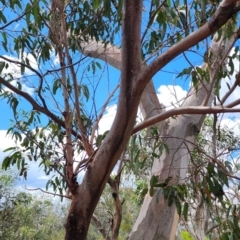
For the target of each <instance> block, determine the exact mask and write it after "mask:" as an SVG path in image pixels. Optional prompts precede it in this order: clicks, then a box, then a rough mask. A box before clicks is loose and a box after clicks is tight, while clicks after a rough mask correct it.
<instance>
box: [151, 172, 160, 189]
mask: <svg viewBox="0 0 240 240" xmlns="http://www.w3.org/2000/svg"><path fill="white" fill-rule="evenodd" d="M157 182H158V177H157V176H155V175H152V177H151V179H150V187H155V185H156V183H157Z"/></svg>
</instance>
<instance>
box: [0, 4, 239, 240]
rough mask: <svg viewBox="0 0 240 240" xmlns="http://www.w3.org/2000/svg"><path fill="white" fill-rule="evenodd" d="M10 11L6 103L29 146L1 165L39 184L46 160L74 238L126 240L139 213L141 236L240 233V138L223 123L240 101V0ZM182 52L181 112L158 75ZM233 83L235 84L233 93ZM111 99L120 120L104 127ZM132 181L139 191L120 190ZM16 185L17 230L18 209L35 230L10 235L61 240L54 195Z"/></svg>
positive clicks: (6, 17)
mask: <svg viewBox="0 0 240 240" xmlns="http://www.w3.org/2000/svg"><path fill="white" fill-rule="evenodd" d="M0 9H1V11H0V44H1V52H0V97H1V99H2V100H3V101H5V102H7V104H8V106H9V107H10V108H11V109H12V113H13V119H12V122H11V125H10V127H9V129H8V130H7V133H8V134H9V135H11V136H12V138H13V139H14V141H15V142H16V143H17V144H16V145H13V146H12V147H10V148H8V149H6V150H5V153H6V154H7V155H6V156H5V157H4V159H3V162H2V167H3V169H9V168H11V167H12V166H16V167H17V169H18V170H19V175H20V176H21V177H24V178H25V179H27V177H28V174H29V173H28V169H29V168H28V166H29V164H30V163H31V162H36V163H37V164H38V166H39V168H42V169H43V171H44V174H45V175H46V176H50V180H49V181H48V182H47V185H46V189H47V191H50V192H51V191H52V190H53V192H54V194H55V195H56V196H59V197H60V198H61V199H63V198H66V199H69V201H70V207H69V211H68V213H67V214H66V215H67V216H65V217H66V224H65V225H64V226H65V234H64V235H65V239H66V240H75V239H81V240H84V239H87V235H88V234H89V235H88V236H89V237H91V238H94V237H95V236H93V235H94V233H92V232H91V231H92V227H93V226H94V227H95V229H97V230H98V231H99V232H98V234H101V237H102V238H104V239H112V240H115V239H120V238H121V237H126V235H128V234H129V233H127V232H129V231H130V225H131V224H132V223H133V221H134V220H135V219H136V214H138V213H139V215H138V218H137V220H136V222H135V224H134V226H132V227H131V233H130V234H129V239H130V240H134V239H137V240H141V239H149V240H151V239H160V240H166V239H174V238H175V236H176V235H177V236H181V235H182V237H185V238H190V237H191V236H193V237H194V238H195V239H204V238H205V237H206V236H207V237H209V238H210V239H211V238H213V237H212V236H213V235H215V234H216V232H215V231H217V233H218V234H219V235H218V236H219V239H239V232H240V231H239V227H240V226H239V223H238V222H239V221H238V211H239V208H238V206H237V205H235V204H234V202H233V200H232V199H230V197H229V194H228V193H227V190H228V189H231V190H232V191H231V192H234V195H235V196H237V194H236V189H238V186H239V180H240V179H239V177H238V176H237V173H238V152H237V151H235V150H236V149H238V147H239V139H238V138H237V137H235V136H234V137H233V133H232V132H230V130H225V129H224V128H221V126H220V123H221V118H219V116H220V115H219V114H220V113H230V112H232V113H233V112H240V109H239V107H238V105H239V104H240V100H239V99H236V100H231V97H232V96H233V92H234V91H235V90H236V89H237V90H238V87H239V82H240V75H239V72H238V71H239V69H236V68H235V66H234V61H238V60H239V50H238V47H237V41H238V39H239V29H238V27H237V26H238V25H239V24H238V22H239V17H238V12H239V10H240V6H239V2H238V1H235V0H223V1H222V2H220V3H219V2H218V1H209V2H207V1H204V0H193V1H190V2H189V1H178V0H167V1H166V0H162V1H155V0H151V1H145V0H134V1H130V0H120V1H115V0H68V1H63V0H51V1H50V2H49V1H46V0H32V1H20V0H0ZM10 16H11V17H10ZM230 53H231V54H230ZM178 56H181V57H182V59H184V62H185V63H184V65H181V66H180V64H179V68H181V69H178V70H177V72H175V73H176V76H177V78H179V79H181V78H183V77H186V78H187V79H190V80H191V88H190V89H189V92H188V94H187V96H186V98H185V99H182V103H181V104H178V103H177V104H175V105H174V106H172V108H171V109H169V107H170V106H167V107H165V106H164V105H163V103H164V102H163V101H164V99H160V102H161V104H160V103H159V100H158V98H157V96H156V93H155V89H154V87H153V80H154V79H153V78H154V77H156V75H157V76H160V74H162V72H161V70H163V68H164V67H165V66H166V65H167V64H171V63H172V61H173V59H175V58H176V57H178ZM199 62H201V63H202V65H201V66H199ZM110 66H112V67H114V68H115V70H113V69H112V68H111V67H110ZM116 69H117V70H116ZM158 74H159V75H158ZM118 76H119V79H120V81H119V82H118V80H116V79H118ZM163 78H164V77H163ZM163 78H158V79H157V80H158V82H159V83H160V84H163V81H162V79H163ZM223 78H225V79H226V78H231V79H233V84H231V85H229V84H228V85H227V86H228V90H227V92H226V94H225V95H224V96H221V94H220V89H221V86H223V85H222V84H223V81H222V79H223ZM103 99H104V100H103ZM112 104H116V105H117V110H116V115H115V118H114V121H113V122H112V124H111V127H110V129H109V130H107V131H106V129H105V130H102V129H101V125H100V124H101V121H103V120H102V119H103V115H104V114H105V113H106V112H108V110H109V107H110V106H112ZM139 107H140V109H141V115H142V116H143V121H142V122H140V123H139V121H138V117H137V112H138V109H139ZM206 114H212V117H210V118H208V119H207V120H206V123H205V126H204V127H203V128H202V125H203V122H204V119H205V117H206ZM201 129H202V133H201V134H200V135H199V133H200V131H201ZM209 129H210V130H209ZM209 142H211V144H209ZM131 177H132V178H133V179H134V181H136V182H135V183H134V191H135V193H133V190H132V189H128V187H125V188H123V189H122V190H121V187H122V186H124V184H123V183H124V181H126V182H128V181H129V179H130V178H131ZM124 178H126V179H127V180H124ZM3 181H5V180H4V179H3ZM106 185H108V187H109V188H106ZM11 189H12V187H10V192H9V193H10V195H9V200H8V201H7V200H6V201H5V200H4V201H3V203H4V204H7V205H6V206H3V211H10V212H11V214H13V215H14V218H13V219H14V221H15V220H16V222H14V224H11V225H10V226H11V227H13V228H14V227H16V226H17V225H18V224H20V223H19V220H17V219H18V217H19V216H21V217H22V216H23V217H24V221H25V223H26V225H24V226H19V225H18V226H17V227H18V231H15V230H16V229H13V230H14V231H13V230H12V229H10V230H9V232H6V234H13V233H14V232H16V234H18V235H17V237H18V238H19V237H21V236H24V237H26V239H27V238H31V239H34V238H35V237H38V236H41V239H44V237H49V235H51V236H53V239H54V238H55V237H56V238H60V237H62V236H63V235H62V231H63V229H64V226H63V223H62V222H61V221H60V222H55V221H54V222H52V220H51V219H53V218H54V219H55V216H56V215H54V212H53V215H51V214H50V215H49V214H48V217H47V219H45V217H44V216H45V214H46V212H47V211H50V210H51V208H52V207H53V205H52V203H51V202H48V201H43V202H39V201H38V199H35V198H32V197H31V196H30V195H28V194H26V193H19V194H17V195H15V194H13V195H11V194H12V193H13V192H12V190H11ZM104 189H105V191H106V192H105V193H103V191H104ZM109 196H111V197H110V198H109ZM110 199H111V203H109V201H110ZM125 200H128V203H127V204H126V203H125V204H124V202H125ZM130 204H131V205H130ZM140 205H141V210H139V208H140ZM103 207H104V210H105V211H103V210H101V209H102V208H103ZM8 209H10V210H8ZM138 210H139V211H138ZM137 211H138V213H137ZM27 212H31V213H32V214H31V216H30V218H29V216H28V215H27ZM211 212H213V214H211ZM3 213H4V212H3ZM129 213H130V215H129ZM39 214H40V215H39ZM61 214H62V213H61ZM209 214H210V215H211V218H210V220H209ZM2 216H7V215H5V214H3V215H2ZM61 216H62V215H61ZM36 218H38V221H37V222H36V221H34V220H36ZM179 218H180V221H179ZM107 219H109V220H107ZM189 219H191V221H192V223H191V222H190V220H189ZM11 221H12V220H11V219H8V220H6V222H5V224H9V223H10V222H11ZM48 221H49V224H47V225H44V227H43V228H44V229H43V228H41V226H42V222H48ZM178 222H179V228H178V229H177V223H178ZM3 223H4V222H3ZM90 223H92V226H91V228H89V226H90ZM52 224H53V225H52ZM121 224H122V228H121V227H120V226H121ZM183 225H184V229H181V227H182V226H183ZM89 229H90V230H89ZM184 231H185V232H184ZM186 231H187V232H188V233H189V234H190V235H188V234H186ZM192 231H193V232H194V234H193V233H192ZM181 232H182V234H181ZM46 233H47V234H48V235H47V236H46ZM58 234H60V235H61V236H59V235H58ZM91 234H93V235H92V236H91ZM211 234H213V235H211ZM7 237H8V236H7ZM9 237H15V236H9ZM48 239H49V238H48Z"/></svg>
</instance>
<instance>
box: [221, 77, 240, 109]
mask: <svg viewBox="0 0 240 240" xmlns="http://www.w3.org/2000/svg"><path fill="white" fill-rule="evenodd" d="M239 84H240V74H239V73H238V75H237V78H236V80H235V82H234V84H233V86H232V87H231V88H230V89H229V91H228V92H227V93H226V94H225V95H224V96H223V98H222V100H221V101H220V103H221V105H222V104H223V103H224V102H225V101H226V100H227V98H228V97H229V96H230V95H231V94H232V92H233V91H234V90H235V89H236V87H237V86H239Z"/></svg>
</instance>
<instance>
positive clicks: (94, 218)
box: [92, 214, 111, 240]
mask: <svg viewBox="0 0 240 240" xmlns="http://www.w3.org/2000/svg"><path fill="white" fill-rule="evenodd" d="M92 222H93V224H94V225H95V227H96V228H97V229H98V231H99V232H100V233H101V234H102V236H103V237H104V239H105V240H111V239H110V237H109V235H108V233H107V231H106V230H105V229H104V228H103V226H102V223H101V221H100V220H99V219H98V218H97V216H96V215H95V214H93V215H92Z"/></svg>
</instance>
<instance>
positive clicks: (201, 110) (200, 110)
mask: <svg viewBox="0 0 240 240" xmlns="http://www.w3.org/2000/svg"><path fill="white" fill-rule="evenodd" d="M238 102H239V103H238V104H240V100H238ZM227 112H240V108H230V107H229V106H228V107H220V106H217V107H182V108H177V109H171V110H168V111H166V112H163V113H161V114H159V115H157V116H155V117H151V118H149V119H148V120H146V121H144V122H142V123H139V124H138V125H136V126H135V127H134V129H133V132H132V134H135V133H136V132H138V131H140V130H142V129H144V128H147V127H150V126H152V125H154V124H156V123H158V122H160V121H163V120H165V119H167V118H169V117H173V116H177V115H183V114H200V115H203V114H213V113H227Z"/></svg>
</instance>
